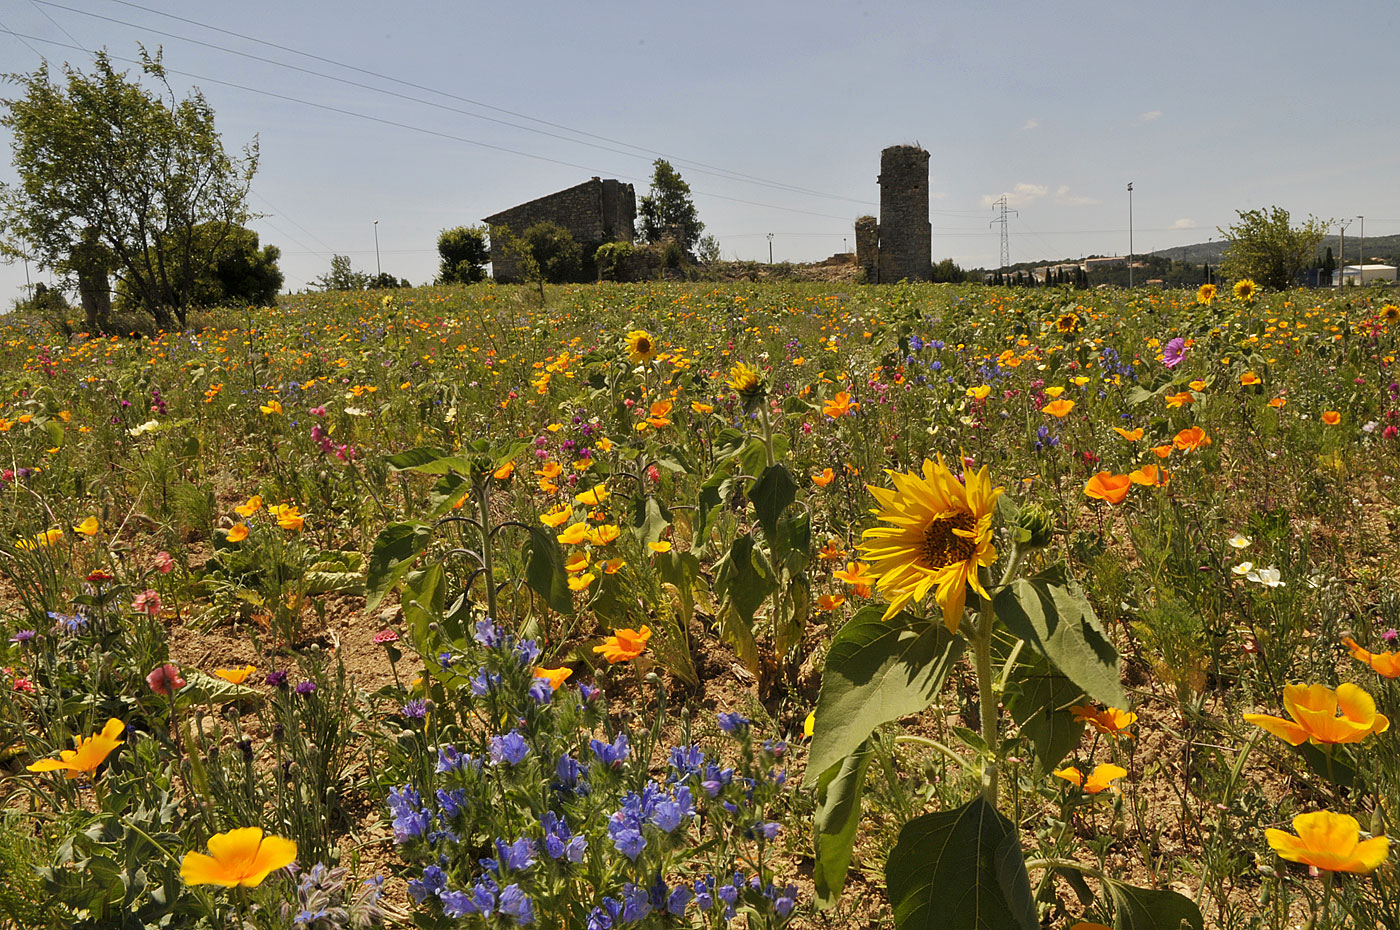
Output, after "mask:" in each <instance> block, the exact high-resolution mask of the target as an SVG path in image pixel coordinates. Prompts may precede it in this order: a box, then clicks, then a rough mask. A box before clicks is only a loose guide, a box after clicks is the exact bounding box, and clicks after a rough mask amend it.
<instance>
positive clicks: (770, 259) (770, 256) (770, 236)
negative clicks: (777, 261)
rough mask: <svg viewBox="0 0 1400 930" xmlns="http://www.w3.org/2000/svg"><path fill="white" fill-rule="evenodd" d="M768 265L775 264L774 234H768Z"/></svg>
mask: <svg viewBox="0 0 1400 930" xmlns="http://www.w3.org/2000/svg"><path fill="white" fill-rule="evenodd" d="M768 264H770V265H771V264H773V234H772V233H769V234H768Z"/></svg>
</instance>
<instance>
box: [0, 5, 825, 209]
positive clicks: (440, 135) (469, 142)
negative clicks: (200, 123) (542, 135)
mask: <svg viewBox="0 0 1400 930" xmlns="http://www.w3.org/2000/svg"><path fill="white" fill-rule="evenodd" d="M0 32H4V33H6V34H8V35H13V36H15V37H17V38H21V39H33V40H34V41H36V42H43V43H44V44H46V45H55V46H58V47H59V48H67V49H73V50H74V51H80V52H81V51H86V49H83V48H80V47H78V46H74V45H68V44H67V43H64V42H58V41H56V40H54V39H45V38H43V37H42V36H32V35H27V34H25V33H20V32H16V31H14V30H12V29H8V28H7V29H0ZM41 57H42V56H41ZM108 57H109V58H111V59H112V60H113V61H122V62H126V63H128V64H138V65H139V64H141V62H139V61H136V60H134V59H131V58H123V57H121V56H119V55H109V56H108ZM165 70H166V71H167V73H169V74H178V75H182V76H184V77H188V78H193V79H194V80H197V81H205V82H207V83H210V84H218V85H221V86H223V87H232V88H234V89H236V90H242V91H247V92H248V93H251V94H261V95H262V96H264V97H272V98H273V99H276V100H284V101H287V102H289V103H297V104H301V105H303V106H308V107H314V108H316V109H318V110H326V111H327V112H330V113H338V114H340V115H342V116H353V117H356V118H357V119H363V120H367V121H369V122H372V123H379V124H381V125H384V126H393V127H395V128H396V129H407V130H409V131H411V132H418V133H422V134H424V135H429V136H435V137H437V138H439V139H449V140H451V141H453V142H463V143H466V144H467V145H475V146H478V147H480V148H485V149H491V150H492V151H496V152H503V153H505V154H507V155H518V156H520V157H522V158H531V159H534V160H536V161H543V162H548V163H550V164H555V165H563V166H564V167H567V168H576V169H578V170H580V171H587V172H588V173H589V174H591V175H601V174H606V173H608V172H606V171H603V170H600V169H598V168H593V167H589V166H587V165H580V164H576V163H574V162H569V161H564V160H562V159H559V158H550V157H549V156H547V155H536V154H534V153H533V152H524V151H521V150H519V149H512V148H509V147H507V146H504V145H495V144H493V143H491V142H482V141H480V140H478V139H469V138H467V137H465V136H457V135H453V134H452V133H448V132H442V131H441V130H438V129H428V128H425V127H423V126H414V125H412V124H411V123H401V122H399V121H397V120H391V119H385V118H383V117H380V116H371V115H369V114H368V113H358V112H356V111H354V110H347V109H344V108H343V107H336V106H332V105H330V104H327V103H317V102H315V101H313V100H304V99H302V98H300V97H293V96H290V95H289V94H279V93H277V92H275V91H270V90H262V89H260V88H257V87H249V86H247V85H246V84H238V83H235V82H233V81H224V80H220V79H219V78H214V77H209V76H207V75H202V74H196V73H194V72H192V71H181V70H178V69H176V68H166V69H165ZM617 177H619V178H624V179H626V180H629V181H637V182H642V183H644V182H645V179H644V178H639V177H636V176H635V175H629V174H620V173H618V174H617ZM691 192H692V193H694V194H697V195H699V196H703V197H710V198H713V199H715V200H726V201H730V202H731V203H742V204H747V205H748V206H752V207H762V208H764V209H765V210H781V211H783V212H785V213H797V214H801V215H803V216H819V217H822V218H823V219H829V220H843V221H844V220H848V219H849V217H845V216H837V215H836V214H832V213H818V212H816V211H813V210H799V209H797V208H796V207H784V206H780V205H778V204H772V203H763V202H760V201H757V200H746V199H744V198H742V197H729V196H726V195H724V194H716V193H712V192H710V191H702V190H697V189H694V188H692V189H691Z"/></svg>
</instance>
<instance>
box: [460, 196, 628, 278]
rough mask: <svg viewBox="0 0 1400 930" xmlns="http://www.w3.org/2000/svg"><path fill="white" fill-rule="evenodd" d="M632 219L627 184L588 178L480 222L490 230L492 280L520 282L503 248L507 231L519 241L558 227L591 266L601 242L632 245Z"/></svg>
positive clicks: (516, 265) (515, 263) (512, 260)
mask: <svg viewBox="0 0 1400 930" xmlns="http://www.w3.org/2000/svg"><path fill="white" fill-rule="evenodd" d="M636 219H637V195H636V192H635V191H634V190H633V188H632V185H631V184H624V183H622V182H621V181H617V180H614V179H612V178H609V179H608V180H606V181H605V180H602V179H600V178H591V179H590V180H587V181H584V182H583V183H582V184H579V185H576V186H574V187H570V188H568V189H567V190H562V191H559V192H557V193H554V194H549V195H548V196H545V197H540V198H539V199H537V200H531V201H530V202H529V203H522V204H520V205H519V206H515V207H511V208H510V209H509V210H502V211H501V212H500V213H496V214H493V215H492V216H488V217H486V219H485V220H483V222H484V223H486V225H487V226H489V227H490V228H491V276H492V277H493V278H495V279H496V280H497V281H502V282H509V281H519V280H520V268H519V262H518V261H517V260H516V259H515V258H514V257H513V256H511V255H508V254H506V250H505V249H504V248H502V246H503V244H504V242H505V236H504V235H503V233H504V232H505V231H506V230H510V232H512V233H514V234H515V235H517V236H518V235H520V234H521V233H523V232H524V231H525V230H527V229H529V228H530V227H531V226H534V225H535V224H536V223H542V222H544V221H546V220H550V221H553V222H555V223H558V224H559V225H560V226H562V227H564V228H565V229H567V230H568V231H569V235H571V236H573V237H574V240H575V241H576V242H578V244H579V245H580V246H582V247H583V256H584V260H585V261H586V262H590V265H589V266H590V267H591V259H592V257H593V253H594V252H595V251H596V250H597V248H598V246H600V245H602V244H603V243H605V242H631V241H632V240H633V236H634V233H633V225H634V224H635V222H636Z"/></svg>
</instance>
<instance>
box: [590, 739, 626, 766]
mask: <svg viewBox="0 0 1400 930" xmlns="http://www.w3.org/2000/svg"><path fill="white" fill-rule="evenodd" d="M588 745H589V747H590V748H592V750H593V755H594V757H595V758H596V759H597V760H598V762H599V763H600V764H602V765H603V766H605V767H607V768H610V769H620V768H622V763H624V762H626V761H627V756H628V755H629V754H630V753H631V751H632V747H631V743H630V742H628V739H627V734H626V733H619V734H617V738H616V739H614V740H613V741H612V743H605V742H603V741H602V740H597V739H595V740H592V741H590V742H589V744H588Z"/></svg>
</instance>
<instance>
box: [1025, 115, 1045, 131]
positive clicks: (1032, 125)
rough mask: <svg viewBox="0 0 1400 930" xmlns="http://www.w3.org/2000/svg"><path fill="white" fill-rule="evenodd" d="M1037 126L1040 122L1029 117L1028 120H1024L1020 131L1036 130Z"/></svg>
mask: <svg viewBox="0 0 1400 930" xmlns="http://www.w3.org/2000/svg"><path fill="white" fill-rule="evenodd" d="M1039 125H1040V120H1039V119H1037V118H1035V117H1031V118H1030V119H1028V120H1026V121H1025V122H1024V123H1022V124H1021V131H1022V132H1030V131H1031V130H1032V129H1034V128H1036V127H1037V126H1039Z"/></svg>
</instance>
